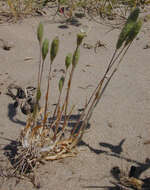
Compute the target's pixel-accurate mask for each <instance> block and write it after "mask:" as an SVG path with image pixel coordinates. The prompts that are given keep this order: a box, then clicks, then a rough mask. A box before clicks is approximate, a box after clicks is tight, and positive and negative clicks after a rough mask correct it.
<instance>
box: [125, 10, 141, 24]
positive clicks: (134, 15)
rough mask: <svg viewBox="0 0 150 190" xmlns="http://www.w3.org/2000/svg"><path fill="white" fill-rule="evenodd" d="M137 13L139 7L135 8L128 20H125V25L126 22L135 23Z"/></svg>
mask: <svg viewBox="0 0 150 190" xmlns="http://www.w3.org/2000/svg"><path fill="white" fill-rule="evenodd" d="M139 13H140V9H139V7H136V8H135V9H134V10H133V11H132V12H131V13H130V15H129V17H128V19H127V23H128V22H131V21H133V22H136V21H137V19H138V16H139Z"/></svg>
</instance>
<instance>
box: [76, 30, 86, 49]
mask: <svg viewBox="0 0 150 190" xmlns="http://www.w3.org/2000/svg"><path fill="white" fill-rule="evenodd" d="M85 36H86V34H85V33H80V34H77V47H79V46H80V45H81V43H82V41H83V38H84V37H85Z"/></svg>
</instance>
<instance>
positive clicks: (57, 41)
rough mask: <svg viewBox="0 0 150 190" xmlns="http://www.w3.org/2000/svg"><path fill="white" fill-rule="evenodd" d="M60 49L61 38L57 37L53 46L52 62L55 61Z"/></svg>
mask: <svg viewBox="0 0 150 190" xmlns="http://www.w3.org/2000/svg"><path fill="white" fill-rule="evenodd" d="M58 48H59V38H58V37H55V38H54V40H53V41H52V44H51V51H50V58H51V62H53V60H54V59H55V57H56V55H57V52H58Z"/></svg>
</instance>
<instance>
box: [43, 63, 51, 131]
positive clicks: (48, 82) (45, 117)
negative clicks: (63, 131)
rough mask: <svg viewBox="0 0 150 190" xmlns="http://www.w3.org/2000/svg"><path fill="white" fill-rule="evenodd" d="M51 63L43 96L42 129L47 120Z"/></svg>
mask: <svg viewBox="0 0 150 190" xmlns="http://www.w3.org/2000/svg"><path fill="white" fill-rule="evenodd" d="M52 63H53V62H52V61H51V62H50V67H49V73H48V81H47V91H46V95H45V109H44V119H43V127H44V128H45V123H46V120H47V106H48V95H49V88H50V80H51V69H52Z"/></svg>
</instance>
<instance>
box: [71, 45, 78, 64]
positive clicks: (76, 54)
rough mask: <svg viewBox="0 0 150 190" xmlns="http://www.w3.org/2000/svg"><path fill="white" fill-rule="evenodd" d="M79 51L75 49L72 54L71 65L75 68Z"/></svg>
mask: <svg viewBox="0 0 150 190" xmlns="http://www.w3.org/2000/svg"><path fill="white" fill-rule="evenodd" d="M79 56H80V50H79V48H77V49H76V50H75V52H74V54H73V59H72V65H73V66H74V67H75V66H76V65H77V63H78V61H79Z"/></svg>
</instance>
